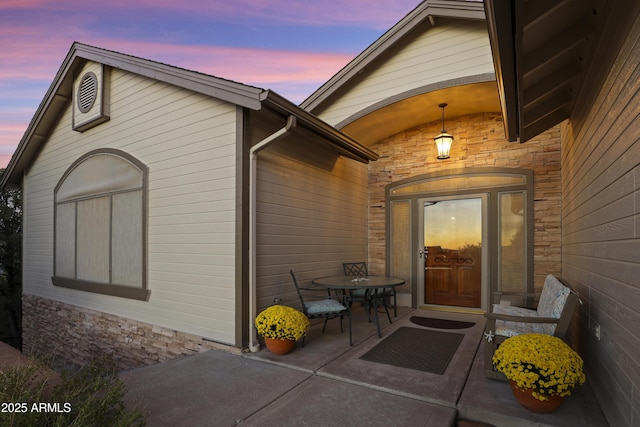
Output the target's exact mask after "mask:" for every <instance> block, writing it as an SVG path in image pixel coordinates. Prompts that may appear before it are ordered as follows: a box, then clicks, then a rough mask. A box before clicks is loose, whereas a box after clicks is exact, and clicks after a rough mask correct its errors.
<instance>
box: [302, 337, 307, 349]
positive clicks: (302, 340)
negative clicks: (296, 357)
mask: <svg viewBox="0 0 640 427" xmlns="http://www.w3.org/2000/svg"><path fill="white" fill-rule="evenodd" d="M305 338H306V336H304V335H303V336H302V343H301V344H302V345H301V348H304V339H305Z"/></svg>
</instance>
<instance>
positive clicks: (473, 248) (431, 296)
mask: <svg viewBox="0 0 640 427" xmlns="http://www.w3.org/2000/svg"><path fill="white" fill-rule="evenodd" d="M424 242H425V243H424V244H425V249H426V252H427V256H426V259H425V292H424V295H425V303H427V304H441V305H451V306H462V307H480V304H481V288H482V283H481V282H482V269H481V267H482V259H481V256H482V200H481V199H480V198H473V199H458V200H444V201H439V202H426V203H425V207H424Z"/></svg>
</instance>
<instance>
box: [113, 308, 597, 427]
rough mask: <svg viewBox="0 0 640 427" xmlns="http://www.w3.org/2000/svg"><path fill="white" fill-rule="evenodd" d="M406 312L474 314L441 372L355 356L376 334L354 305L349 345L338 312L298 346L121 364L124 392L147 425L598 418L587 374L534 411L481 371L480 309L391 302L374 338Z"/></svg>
mask: <svg viewBox="0 0 640 427" xmlns="http://www.w3.org/2000/svg"><path fill="white" fill-rule="evenodd" d="M413 315H420V316H425V317H437V318H443V319H451V320H462V321H473V322H476V324H475V326H473V327H471V328H467V329H459V330H455V332H457V333H464V334H465V337H464V338H463V340H462V342H461V343H460V346H459V347H458V350H457V352H456V354H455V355H454V356H453V359H452V360H451V362H450V364H449V366H448V368H447V370H446V372H445V373H444V374H443V375H437V374H431V373H426V372H422V371H416V370H412V369H405V368H398V367H393V366H389V365H384V364H379V363H374V362H369V361H365V360H361V359H360V356H362V355H363V354H365V353H366V352H367V351H369V350H370V349H371V348H373V347H374V346H375V345H376V344H377V343H379V342H380V340H379V339H378V337H377V336H376V334H375V327H374V325H373V324H372V323H368V321H367V317H366V314H365V313H364V312H363V311H362V309H359V310H355V312H354V314H353V321H354V324H353V333H354V335H353V336H354V346H353V347H350V346H349V342H348V335H347V330H346V326H347V323H346V321H345V323H344V326H345V332H344V333H343V334H340V330H339V321H338V320H332V321H330V322H329V325H328V327H327V331H326V333H324V334H323V333H321V331H320V329H321V326H322V325H321V323H314V324H313V325H312V328H311V330H310V331H309V334H308V338H307V340H306V344H305V346H304V348H301V346H300V344H298V345H297V347H296V349H295V350H294V351H293V352H292V353H290V354H287V355H284V356H275V355H273V354H271V353H269V352H268V351H267V350H266V349H264V350H262V351H260V352H257V353H245V354H242V355H238V354H233V353H230V352H224V351H213V350H212V351H209V352H206V353H201V354H197V355H194V356H189V357H186V358H183V359H179V360H174V361H170V362H166V363H163V364H158V365H153V366H149V367H144V368H139V369H134V370H131V371H127V372H123V373H122V377H123V378H124V380H125V383H126V385H127V387H128V395H127V401H128V403H129V404H136V405H138V406H139V407H141V408H142V409H143V410H144V411H146V412H147V417H148V418H147V423H148V425H149V426H177V425H189V426H212V425H215V426H232V425H237V424H242V425H247V426H252V425H255V426H270V425H278V426H300V425H307V426H333V425H336V426H338V425H340V426H342V425H367V426H413V425H421V426H428V427H450V426H456V425H457V426H485V425H491V426H516V425H517V426H577V425H580V426H592V427H603V426H607V425H608V424H607V422H606V420H605V418H604V415H603V414H602V412H601V410H600V406H599V405H598V403H597V401H596V400H595V397H594V396H593V393H592V391H591V389H590V387H589V382H588V380H587V384H585V385H584V386H582V387H581V388H579V389H577V390H575V391H574V394H573V395H572V396H570V397H569V398H567V399H566V400H565V402H564V404H563V405H562V407H561V408H560V409H559V410H558V411H556V412H555V413H552V414H546V415H540V414H534V413H531V412H529V411H528V410H526V409H525V408H523V407H522V406H521V405H520V404H519V403H518V402H517V401H516V400H515V398H514V397H513V396H512V394H511V390H510V388H509V385H508V383H506V382H502V381H496V380H490V379H486V378H485V377H484V375H483V371H482V366H483V365H482V363H483V352H482V351H478V350H479V349H481V346H482V342H481V337H482V331H483V327H484V318H483V317H482V316H481V315H474V314H461V313H451V312H443V311H426V310H413V309H408V308H400V309H399V312H398V318H397V319H395V320H394V322H393V324H391V325H389V324H388V321H387V320H386V316H384V315H381V316H380V320H381V322H382V325H383V326H384V329H383V338H382V339H384V338H385V337H387V336H389V335H390V334H391V333H392V332H393V331H394V330H396V329H397V328H400V327H402V326H410V327H415V328H421V326H418V325H415V324H414V323H412V322H411V321H410V320H409V319H410V317H411V316H413Z"/></svg>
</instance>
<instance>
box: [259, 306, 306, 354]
mask: <svg viewBox="0 0 640 427" xmlns="http://www.w3.org/2000/svg"><path fill="white" fill-rule="evenodd" d="M308 329H309V319H307V316H305V315H304V314H303V313H301V312H300V311H298V310H296V309H295V308H292V307H288V306H286V305H273V306H271V307H269V308H267V309H265V310H263V311H262V312H261V313H260V314H258V317H256V330H257V331H258V334H259V335H262V336H263V337H264V342H265V345H266V346H267V349H268V350H269V351H270V352H272V353H274V354H287V353H289V352H290V351H291V350H293V347H294V346H295V344H296V341H298V340H299V339H301V338H302V337H304V336H305V334H306V333H307V330H308Z"/></svg>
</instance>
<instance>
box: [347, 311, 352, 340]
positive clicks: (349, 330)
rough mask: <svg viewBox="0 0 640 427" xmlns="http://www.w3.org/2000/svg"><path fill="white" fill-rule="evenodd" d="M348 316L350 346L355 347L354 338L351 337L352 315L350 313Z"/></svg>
mask: <svg viewBox="0 0 640 427" xmlns="http://www.w3.org/2000/svg"><path fill="white" fill-rule="evenodd" d="M348 316H349V345H350V346H353V337H352V335H351V313H349V314H348Z"/></svg>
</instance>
